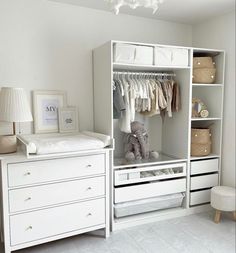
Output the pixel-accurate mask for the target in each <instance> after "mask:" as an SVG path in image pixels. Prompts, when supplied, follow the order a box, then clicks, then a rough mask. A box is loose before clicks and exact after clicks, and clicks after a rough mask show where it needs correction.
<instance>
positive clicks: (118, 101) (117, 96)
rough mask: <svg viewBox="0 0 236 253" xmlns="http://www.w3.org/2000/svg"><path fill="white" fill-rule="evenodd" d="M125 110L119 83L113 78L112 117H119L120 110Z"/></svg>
mask: <svg viewBox="0 0 236 253" xmlns="http://www.w3.org/2000/svg"><path fill="white" fill-rule="evenodd" d="M124 110H125V102H124V99H123V94H122V89H121V85H120V84H119V82H118V81H117V80H113V118H114V119H119V118H120V117H121V111H124Z"/></svg>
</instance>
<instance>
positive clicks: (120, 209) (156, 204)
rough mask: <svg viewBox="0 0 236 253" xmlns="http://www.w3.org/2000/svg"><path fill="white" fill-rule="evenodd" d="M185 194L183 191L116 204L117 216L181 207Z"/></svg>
mask: <svg viewBox="0 0 236 253" xmlns="http://www.w3.org/2000/svg"><path fill="white" fill-rule="evenodd" d="M184 196H185V195H184V194H183V193H177V194H170V195H165V196H159V197H154V198H148V199H142V200H137V201H130V202H125V203H120V204H115V217H117V218H119V217H124V216H129V215H134V214H138V213H144V212H151V211H156V210H161V209H167V208H173V207H180V206H181V205H182V202H183V198H184Z"/></svg>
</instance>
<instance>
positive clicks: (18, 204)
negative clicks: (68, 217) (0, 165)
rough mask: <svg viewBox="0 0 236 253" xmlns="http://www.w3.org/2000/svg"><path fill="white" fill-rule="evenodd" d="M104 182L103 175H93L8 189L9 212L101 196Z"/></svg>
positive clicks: (103, 190)
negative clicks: (67, 180)
mask: <svg viewBox="0 0 236 253" xmlns="http://www.w3.org/2000/svg"><path fill="white" fill-rule="evenodd" d="M104 182H105V179H104V177H95V178H88V179H82V180H75V181H69V182H64V183H55V184H48V185H41V186H34V187H26V188H22V189H16V190H10V191H9V204H10V212H17V211H23V210H27V209H33V208H38V207H44V206H49V205H54V204H59V203H65V202H70V201H76V200H82V199H87V198H92V197H97V196H103V195H105V183H104Z"/></svg>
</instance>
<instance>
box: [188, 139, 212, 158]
mask: <svg viewBox="0 0 236 253" xmlns="http://www.w3.org/2000/svg"><path fill="white" fill-rule="evenodd" d="M210 153H211V142H209V143H205V144H198V143H191V156H207V155H209V154H210Z"/></svg>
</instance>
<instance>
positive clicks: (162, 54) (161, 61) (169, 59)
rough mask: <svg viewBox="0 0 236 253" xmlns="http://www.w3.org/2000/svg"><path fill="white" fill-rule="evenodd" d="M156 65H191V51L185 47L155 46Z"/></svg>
mask: <svg viewBox="0 0 236 253" xmlns="http://www.w3.org/2000/svg"><path fill="white" fill-rule="evenodd" d="M154 62H155V65H157V66H181V67H187V66H188V65H189V52H188V49H185V48H171V47H155V59H154Z"/></svg>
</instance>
